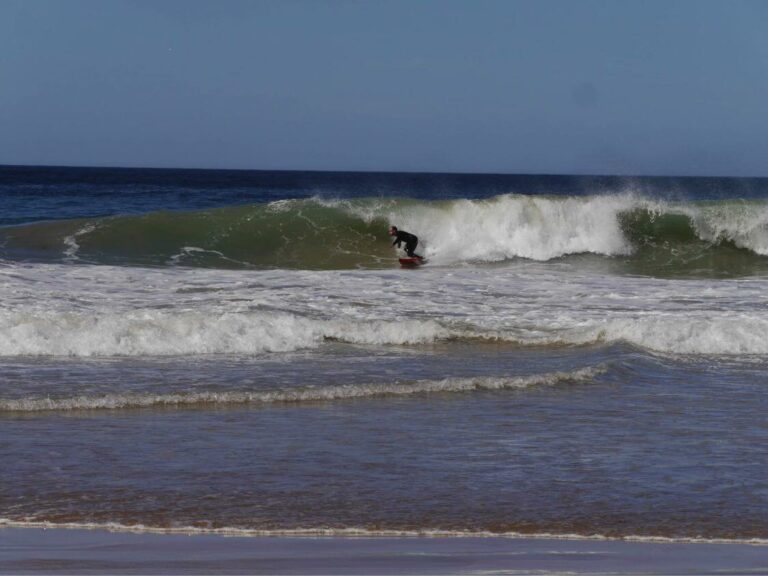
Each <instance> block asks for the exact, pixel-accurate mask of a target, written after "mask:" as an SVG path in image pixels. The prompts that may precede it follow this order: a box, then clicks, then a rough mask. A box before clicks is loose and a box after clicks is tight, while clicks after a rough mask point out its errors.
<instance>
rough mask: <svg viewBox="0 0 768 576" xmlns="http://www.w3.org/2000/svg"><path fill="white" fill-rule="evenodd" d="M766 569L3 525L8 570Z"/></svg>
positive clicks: (664, 555)
mask: <svg viewBox="0 0 768 576" xmlns="http://www.w3.org/2000/svg"><path fill="white" fill-rule="evenodd" d="M492 572H501V573H522V574H530V573H536V574H562V573H564V572H567V573H572V574H760V573H768V547H766V546H765V545H756V544H746V543H745V544H735V543H685V542H640V541H628V540H610V539H603V540H597V539H584V538H582V539H575V538H568V537H558V538H552V537H550V538H529V537H523V536H520V537H504V536H482V537H477V536H463V537H446V536H434V537H424V536H400V537H392V536H343V537H342V536H232V535H223V534H210V533H209V534H205V533H197V534H180V533H176V534H157V533H147V532H143V533H139V532H127V531H114V530H105V529H76V528H39V527H35V528H32V527H27V528H20V527H8V526H7V525H6V526H4V527H0V574H207V573H217V574H480V573H483V574H487V573H492Z"/></svg>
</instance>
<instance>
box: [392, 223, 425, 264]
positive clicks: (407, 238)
mask: <svg viewBox="0 0 768 576" xmlns="http://www.w3.org/2000/svg"><path fill="white" fill-rule="evenodd" d="M402 242H404V243H405V253H406V254H408V256H410V257H411V258H414V257H415V258H421V256H419V255H418V254H414V253H413V251H414V250H416V245H417V244H418V243H419V239H418V238H417V237H416V236H414V235H413V234H408V232H403V231H402V230H398V231H397V232H396V233H395V241H394V242H392V246H395V245H397V247H398V248H400V243H402Z"/></svg>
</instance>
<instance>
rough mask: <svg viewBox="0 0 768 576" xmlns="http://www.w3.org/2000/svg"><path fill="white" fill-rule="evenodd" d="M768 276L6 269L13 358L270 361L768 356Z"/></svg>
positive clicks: (4, 292)
mask: <svg viewBox="0 0 768 576" xmlns="http://www.w3.org/2000/svg"><path fill="white" fill-rule="evenodd" d="M767 289H768V282H767V281H766V280H764V279H759V278H751V279H732V280H721V281H719V282H717V283H716V284H713V283H712V282H710V281H702V280H678V279H658V278H656V279H655V278H645V277H628V276H622V277H608V278H606V276H605V275H602V274H595V273H585V272H579V271H576V270H574V269H573V268H571V267H569V266H567V265H565V264H563V265H561V266H557V265H546V266H545V265H538V266H531V265H525V266H518V267H514V266H511V267H505V268H502V269H497V268H493V269H474V268H471V267H467V268H459V269H445V268H433V269H430V268H426V269H423V270H419V271H416V272H415V273H413V272H411V271H407V270H391V271H388V272H381V271H367V272H359V271H344V272H334V271H293V270H286V271H263V272H240V271H238V272H234V271H226V270H216V271H210V270H205V269H186V270H183V271H180V270H176V269H141V270H137V269H135V268H130V267H128V268H126V267H111V266H98V267H97V266H87V267H85V268H83V267H71V266H66V265H59V264H45V265H42V264H38V265H32V266H30V265H24V266H19V265H14V266H9V267H5V268H2V269H0V301H1V302H2V303H0V356H18V355H31V356H34V355H50V356H76V357H79V356H82V357H88V356H142V355H146V356H163V355H184V354H195V355H197V354H246V355H258V354H268V353H274V352H287V351H294V350H299V349H304V348H317V347H320V346H322V345H323V343H325V342H327V341H341V342H347V343H351V344H365V345H423V344H430V343H434V342H437V341H442V340H456V339H470V340H471V339H477V340H496V341H501V342H507V343H509V344H510V345H521V346H551V345H557V344H560V345H580V344H590V343H596V342H606V343H611V342H620V341H621V342H626V343H630V344H632V345H635V346H638V347H640V348H643V349H646V350H648V351H653V352H674V353H679V354H731V355H750V354H766V353H768V296H766V294H768V290H767Z"/></svg>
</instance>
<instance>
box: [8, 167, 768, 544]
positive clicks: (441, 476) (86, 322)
mask: <svg viewBox="0 0 768 576" xmlns="http://www.w3.org/2000/svg"><path fill="white" fill-rule="evenodd" d="M0 208H1V210H0V463H1V464H0V526H37V527H40V526H44V527H48V526H51V527H55V526H66V527H84V528H99V527H102V528H110V529H126V530H127V529H130V530H135V531H146V532H213V533H225V534H236V535H314V534H321V535H322V534H327V535H340V536H344V535H370V536H376V535H380V536H396V535H457V536H459V535H465V536H482V535H532V536H555V537H566V536H570V537H584V538H623V539H638V540H646V539H647V540H662V541H697V542H698V541H702V542H721V541H728V542H741V543H745V542H746V543H758V544H766V543H768V458H767V456H768V454H767V453H768V420H767V419H766V414H767V413H768V376H767V375H766V368H767V367H768V179H729V178H625V177H585V176H534V175H472V174H411V173H401V174H399V173H331V172H325V173H321V172H266V171H226V170H160V169H109V168H45V167H13V166H6V167H0ZM390 224H394V225H396V226H398V227H399V228H401V229H403V230H407V231H409V232H411V233H414V234H416V235H418V236H419V239H420V244H419V247H418V249H417V252H418V253H421V254H423V255H424V256H425V257H426V258H427V264H426V265H424V266H422V267H420V268H418V269H400V267H399V264H398V261H397V256H398V254H397V252H396V249H395V248H393V247H392V246H391V242H390V238H389V237H388V236H387V227H388V226H389V225H390Z"/></svg>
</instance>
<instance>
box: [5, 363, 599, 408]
mask: <svg viewBox="0 0 768 576" xmlns="http://www.w3.org/2000/svg"><path fill="white" fill-rule="evenodd" d="M605 370H606V367H604V366H594V367H586V368H581V369H579V370H574V371H572V372H551V373H546V374H533V375H528V376H512V377H476V378H445V379H443V380H418V381H415V382H405V383H399V382H395V383H389V384H386V383H385V384H346V385H339V386H312V387H301V388H284V389H279V390H270V391H263V392H247V391H231V392H191V393H171V394H106V395H101V396H74V397H69V398H18V399H7V400H3V399H0V411H10V412H43V411H51V410H117V409H128V408H158V407H159V408H166V407H193V406H199V405H210V404H213V405H219V406H226V405H238V404H250V405H262V404H281V403H283V404H286V403H291V404H295V403H303V402H320V401H334V400H352V399H359V398H379V397H391V396H413V395H424V394H446V393H462V392H463V393H466V392H475V391H491V390H513V389H522V388H529V387H533V386H554V385H557V384H561V383H566V382H571V383H576V382H586V381H589V380H591V379H592V378H594V377H595V376H597V375H599V374H600V373H602V372H604V371H605Z"/></svg>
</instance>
